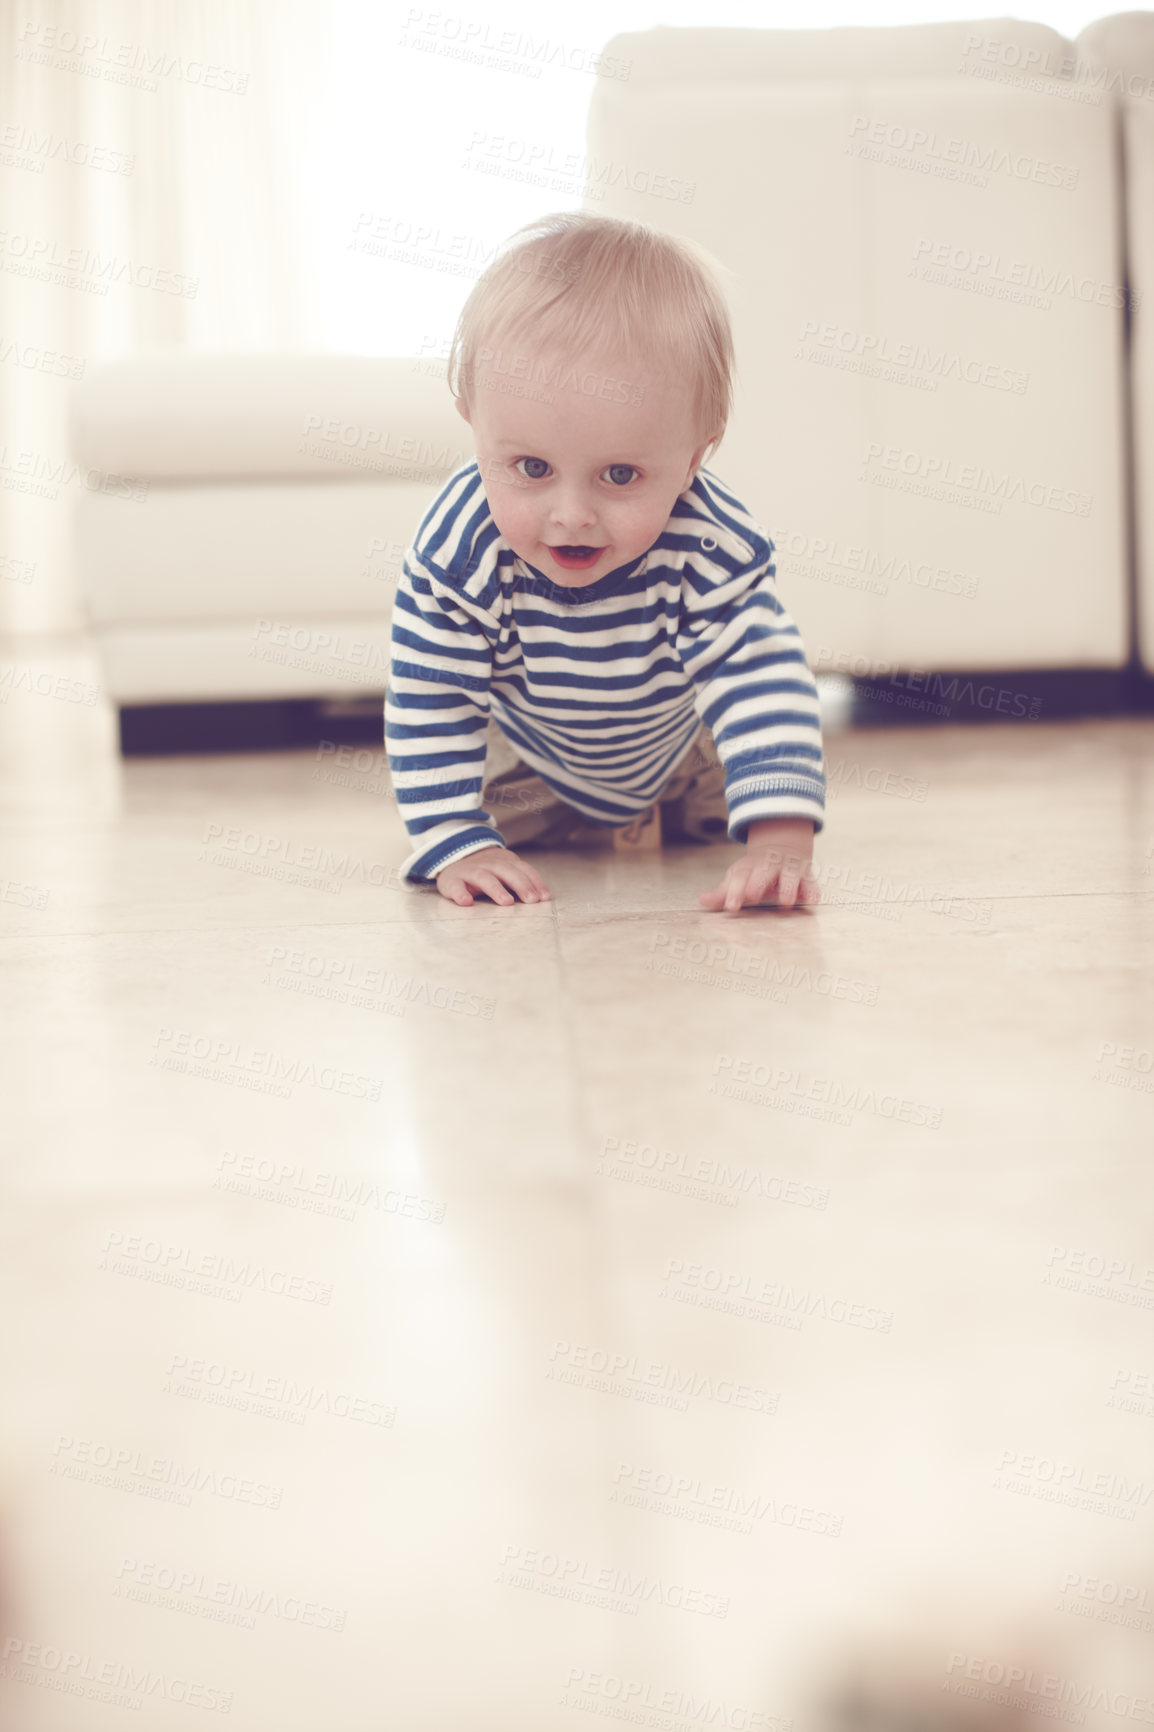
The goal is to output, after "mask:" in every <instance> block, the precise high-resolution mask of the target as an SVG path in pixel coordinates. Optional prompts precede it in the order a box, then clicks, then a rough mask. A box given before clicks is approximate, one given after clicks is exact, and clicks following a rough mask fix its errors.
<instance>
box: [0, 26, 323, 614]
mask: <svg viewBox="0 0 1154 1732" xmlns="http://www.w3.org/2000/svg"><path fill="white" fill-rule="evenodd" d="M331 5H332V0H52V4H50V5H48V4H41V3H38V0H23V3H22V4H19V5H18V4H15V3H14V0H10V3H9V4H7V5H4V6H3V7H0V33H2V34H0V633H3V634H5V635H17V634H24V633H34V632H53V631H62V630H63V631H67V630H72V629H75V628H76V627H77V626H79V625H80V624H82V611H81V607H80V604H79V598H78V597H77V595H76V593H75V590H74V586H73V583H72V579H71V549H70V542H71V537H70V526H71V518H72V506H73V503H74V500H75V499H76V497H77V496H78V492H79V490H81V489H82V488H83V487H84V486H85V485H86V480H85V477H84V476H83V475H82V474H79V475H78V474H74V473H72V472H71V469H70V459H69V452H68V429H67V410H68V396H69V391H70V381H71V379H72V378H74V377H77V376H79V375H81V374H82V373H83V372H84V370H85V369H87V368H88V367H90V366H92V365H94V364H95V363H96V362H98V361H104V360H109V359H114V358H117V357H120V356H123V355H126V354H129V353H140V352H142V351H144V352H147V351H156V350H164V349H169V350H170V349H173V348H179V349H182V350H185V351H188V350H193V351H197V350H199V351H203V352H208V351H212V352H215V353H221V352H224V351H234V350H237V351H241V350H243V351H247V352H252V351H254V350H266V351H267V350H292V349H299V348H309V347H315V346H318V343H319V341H320V334H321V331H322V318H321V309H320V292H319V287H318V281H317V274H316V270H315V265H314V256H315V255H314V248H313V247H312V246H311V245H310V235H311V234H312V232H313V231H314V228H315V196H314V194H315V189H316V188H317V186H318V184H319V183H318V180H317V175H316V172H315V171H316V165H317V163H318V162H319V161H320V160H321V159H322V157H323V144H324V137H323V135H324V130H325V125H326V116H327V114H328V113H329V109H330V91H329V76H330V66H331V42H332V34H333V32H332V11H331Z"/></svg>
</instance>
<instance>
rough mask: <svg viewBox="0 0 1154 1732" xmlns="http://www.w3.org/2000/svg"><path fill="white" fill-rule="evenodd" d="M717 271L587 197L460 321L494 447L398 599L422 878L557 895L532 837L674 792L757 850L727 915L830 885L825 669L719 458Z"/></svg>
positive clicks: (394, 725) (732, 887) (397, 741)
mask: <svg viewBox="0 0 1154 1732" xmlns="http://www.w3.org/2000/svg"><path fill="white" fill-rule="evenodd" d="M521 237H525V238H524V239H522V238H521ZM709 264H710V261H709V256H708V255H707V254H705V253H704V252H702V251H701V250H700V249H697V248H695V247H694V246H692V245H690V244H689V243H686V242H684V241H680V240H676V239H674V238H672V237H670V236H668V235H665V234H663V233H661V232H659V231H658V230H655V229H652V228H650V227H648V226H647V225H644V224H641V223H633V222H625V221H618V220H614V219H611V218H607V217H599V216H589V215H585V214H577V213H571V212H562V213H559V214H555V215H552V216H547V217H544V218H541V219H539V220H538V221H537V222H535V223H531V224H529V225H527V227H526V228H523V229H519V230H518V231H517V233H516V234H515V235H514V236H513V237H512V239H511V241H510V242H508V243H507V244H506V247H505V249H504V250H503V251H502V252H501V253H500V254H499V256H498V257H497V259H496V260H495V261H494V262H493V264H491V265H490V266H489V268H488V269H487V270H486V271H485V273H484V275H483V276H482V277H481V278H480V279H479V280H478V282H477V284H476V285H475V287H474V288H473V291H472V293H471V294H470V295H469V298H468V300H467V301H466V303H465V306H464V307H463V309H462V311H461V314H460V318H459V320H458V324H457V328H456V331H455V333H454V336H453V342H452V345H451V348H450V354H449V364H448V382H449V387H450V390H451V391H452V392H453V395H454V397H455V399H456V403H457V408H458V410H459V411H460V413H461V414H462V415H463V416H464V418H465V420H466V421H467V422H468V423H469V425H470V426H471V428H472V430H473V436H474V442H475V447H476V452H477V457H476V460H475V461H473V462H470V463H468V464H465V465H464V466H463V467H461V468H458V469H457V470H456V471H455V472H454V473H453V474H452V475H451V476H450V477H449V479H448V481H447V482H446V483H445V485H444V487H443V488H442V489H441V491H440V492H439V493H438V495H437V497H436V499H434V501H433V503H432V504H431V505H430V507H429V509H428V511H427V512H426V513H425V515H424V517H423V518H422V520H421V523H420V526H419V528H418V531H417V534H416V537H415V538H414V541H413V545H412V547H410V548H409V549H408V551H407V553H406V555H405V560H404V566H403V570H402V576H401V580H400V582H399V583H398V586H397V597H396V603H395V607H394V613H393V627H392V645H391V665H390V669H389V678H388V685H387V692H386V698H385V745H386V751H387V754H388V762H389V769H390V772H391V776H392V782H393V788H394V791H395V793H396V797H397V802H398V807H399V810H400V812H401V815H402V817H403V818H404V821H405V826H406V828H407V830H408V833H409V838H410V840H411V842H412V843H413V852H412V853H411V854H410V855H409V857H408V858H407V860H406V861H405V863H404V866H403V867H402V868H401V874H402V878H403V880H404V882H406V883H407V884H410V885H413V886H420V887H431V886H433V885H435V886H436V888H437V890H438V891H439V892H440V894H441V895H442V896H444V897H447V898H448V900H449V901H451V902H456V903H459V904H460V905H461V906H466V907H467V906H471V905H472V904H473V902H474V899H475V898H476V897H478V896H481V897H484V898H487V899H488V900H490V901H491V902H497V903H512V902H515V901H516V900H518V899H520V900H521V901H522V902H538V901H547V900H548V899H549V890H548V888H547V887H546V884H545V881H544V879H543V878H542V876H541V874H540V873H539V872H538V871H537V870H536V868H535V867H534V866H533V865H532V864H531V863H530V862H529V861H528V860H526V859H523V858H522V857H521V855H520V854H518V853H516V852H514V848H515V847H524V846H527V845H528V846H541V845H545V846H563V845H564V844H565V843H566V842H570V841H572V842H575V843H577V844H580V843H582V842H586V843H587V842H589V841H590V839H592V838H597V837H603V838H605V839H606V840H611V839H612V837H613V834H614V832H617V833H619V834H620V833H621V832H622V831H623V828H624V827H625V826H628V825H630V824H631V823H633V824H634V825H636V824H638V822H639V820H640V821H641V822H642V823H644V821H645V817H646V816H647V815H650V814H651V813H652V811H653V809H654V808H656V809H657V811H658V813H659V816H658V818H657V821H656V822H657V827H658V834H659V835H660V833H661V830H662V829H664V831H665V833H666V835H667V836H668V837H669V838H670V839H675V840H679V841H681V840H687V841H700V842H709V841H725V840H727V839H728V840H730V841H732V842H735V843H737V844H738V845H739V846H740V848H741V850H742V852H741V853H740V855H739V856H738V857H737V858H736V859H735V860H733V861H731V862H730V864H729V865H728V866H727V868H726V870H725V873H724V875H723V877H722V878H721V880H720V882H719V883H718V884H716V885H715V886H714V887H713V888H712V889H710V890H705V891H702V893H701V896H700V901H701V903H702V905H703V906H704V907H706V908H709V909H714V910H718V909H723V910H725V911H727V912H733V911H735V910H737V909H740V908H742V907H745V906H753V905H756V904H758V903H762V902H773V903H775V904H776V905H778V906H781V907H786V908H792V907H793V906H794V905H795V904H797V905H799V906H801V905H804V904H807V903H816V902H817V901H818V895H819V893H818V886H817V881H816V878H815V875H814V870H813V860H812V857H813V839H814V836H815V834H816V833H817V832H818V831H819V830H820V829H821V828H822V826H823V821H824V820H823V813H824V808H825V774H824V768H823V760H822V745H821V721H820V707H819V701H818V693H817V686H816V684H815V682H814V678H813V675H812V674H811V672H810V670H809V667H808V665H807V662H806V659H805V651H804V648H803V645H802V641H801V638H800V636H799V634H798V630H797V627H796V626H795V625H794V623H793V621H792V619H791V618H790V616H789V614H788V613H787V612H786V611H785V609H784V608H783V607H782V604H781V602H780V600H779V599H778V596H777V592H776V588H775V585H774V570H775V568H774V563H773V557H772V556H773V543H772V542H771V541H770V540H769V538H768V537H767V535H766V534H765V532H764V531H763V530H762V529H761V528H760V526H759V525H758V524H757V523H756V522H755V521H754V520H753V519H752V518H751V517H750V515H749V513H748V512H747V511H746V510H745V507H744V506H743V505H742V504H741V502H740V501H739V500H738V499H736V498H735V497H734V496H733V494H732V493H730V492H729V491H728V489H727V488H726V487H725V486H724V485H723V483H722V482H721V481H720V480H719V479H718V478H717V476H716V475H714V474H713V473H712V472H711V471H710V470H709V469H707V468H705V467H703V464H702V460H703V458H704V457H705V456H706V454H707V453H711V452H712V451H713V449H714V448H715V447H716V446H717V445H718V444H719V443H720V441H721V438H722V436H723V434H724V432H725V427H726V423H727V421H728V418H729V412H730V401H731V393H732V372H733V341H732V336H731V333H730V325H729V315H728V310H727V308H726V305H725V300H724V296H723V294H722V292H721V290H720V288H719V287H718V284H717V282H716V280H715V278H714V275H713V273H712V271H711V270H710V268H709ZM490 810H492V811H497V812H499V813H500V814H501V816H500V817H499V819H498V820H497V821H495V820H494V818H493V817H492V816H490ZM662 818H663V819H664V824H662ZM650 821H651V822H652V820H650ZM510 844H511V845H512V846H511V845H510Z"/></svg>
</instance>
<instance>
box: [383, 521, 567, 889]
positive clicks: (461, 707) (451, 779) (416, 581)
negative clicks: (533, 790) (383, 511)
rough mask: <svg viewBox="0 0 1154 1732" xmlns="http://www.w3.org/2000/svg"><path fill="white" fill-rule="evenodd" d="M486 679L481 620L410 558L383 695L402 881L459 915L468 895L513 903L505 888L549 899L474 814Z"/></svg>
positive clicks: (488, 662)
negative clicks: (431, 892) (404, 834)
mask: <svg viewBox="0 0 1154 1732" xmlns="http://www.w3.org/2000/svg"><path fill="white" fill-rule="evenodd" d="M485 617H487V616H485ZM491 678H492V649H491V645H490V641H489V638H488V636H487V635H486V632H485V629H484V625H483V623H482V619H481V618H478V617H477V616H476V615H475V614H474V613H473V612H472V611H471V610H470V609H469V608H468V607H466V606H464V605H462V600H461V598H460V597H459V596H458V595H456V594H455V593H454V592H453V589H452V587H451V585H450V584H449V583H448V581H447V579H446V577H445V574H444V573H438V572H437V571H436V569H435V568H434V567H432V566H430V565H428V564H427V563H426V562H425V561H422V560H421V558H420V557H419V555H418V554H417V553H416V551H415V549H410V550H409V552H408V554H406V557H405V561H404V565H403V567H402V573H401V580H400V582H399V584H398V585H397V598H396V602H395V604H394V609H393V628H392V655H391V662H390V667H389V679H388V686H387V689H386V693H385V749H386V753H387V755H388V760H389V769H390V772H391V774H392V782H393V788H394V791H395V793H396V797H397V804H398V807H399V809H400V813H401V817H402V818H403V820H404V823H405V828H406V829H407V830H408V832H409V836H410V838H411V840H412V842H413V844H414V852H413V853H412V854H411V855H410V856H409V858H408V859H407V860H406V862H405V864H404V867H403V868H402V878H403V879H404V881H405V882H407V883H410V884H413V885H419V886H422V887H426V886H427V887H432V886H433V885H434V884H435V885H436V888H437V889H438V890H439V891H440V893H441V894H442V895H443V896H447V897H448V898H449V899H450V900H451V901H454V902H459V903H461V904H462V905H463V906H468V905H470V904H471V903H472V901H473V895H472V893H471V891H472V890H477V891H479V892H480V893H482V894H484V895H486V896H491V897H492V898H493V900H494V901H501V902H508V901H512V900H513V898H512V897H511V896H509V895H508V894H507V892H506V890H505V888H504V886H505V885H510V886H511V887H512V888H513V889H514V890H516V891H517V892H518V894H520V895H522V899H523V900H526V901H527V900H535V899H537V896H540V895H541V894H542V893H543V896H544V897H547V896H548V891H547V890H546V889H545V885H544V883H543V882H542V880H541V878H540V876H539V874H537V873H536V872H535V871H533V869H532V868H531V867H529V866H527V865H526V863H525V862H524V861H522V860H520V859H519V858H518V856H517V855H515V854H512V853H511V852H510V851H509V850H508V849H507V848H505V846H504V843H503V840H502V837H501V833H500V831H499V830H498V829H497V827H496V825H495V824H494V823H493V822H492V820H491V819H490V818H489V816H488V814H487V813H485V812H483V811H482V810H481V804H480V799H481V787H482V782H483V778H484V770H485V739H486V732H487V727H488V720H489V685H490V681H491ZM529 891H534V892H536V893H537V896H534V897H530V896H529V894H528V892H529Z"/></svg>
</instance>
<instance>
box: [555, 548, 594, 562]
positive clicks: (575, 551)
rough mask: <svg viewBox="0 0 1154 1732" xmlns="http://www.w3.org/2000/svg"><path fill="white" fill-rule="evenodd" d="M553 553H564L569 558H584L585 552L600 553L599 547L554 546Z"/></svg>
mask: <svg viewBox="0 0 1154 1732" xmlns="http://www.w3.org/2000/svg"><path fill="white" fill-rule="evenodd" d="M553 551H554V553H564V554H566V555H567V556H568V557H569V558H570V559H584V558H585V556H586V554H589V553H600V552H601V549H600V548H599V547H555V548H554V549H553Z"/></svg>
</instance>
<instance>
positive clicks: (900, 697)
mask: <svg viewBox="0 0 1154 1732" xmlns="http://www.w3.org/2000/svg"><path fill="white" fill-rule="evenodd" d="M853 687H854V699H853V726H854V727H855V728H878V727H923V728H924V727H928V726H930V725H931V724H933V723H935V722H936V723H943V722H945V723H958V722H1039V721H1046V722H1057V721H1071V720H1074V719H1077V718H1082V719H1085V720H1089V719H1090V718H1091V717H1094V716H1148V715H1152V714H1154V675H1151V674H1149V673H1147V672H1146V671H1145V670H1144V669H1143V668H1141V667H1135V666H1133V665H1131V666H1129V667H1125V668H1022V669H1018V670H1015V669H1012V668H1011V669H1000V670H999V671H998V672H997V673H948V674H942V673H927V672H925V670H924V669H918V670H910V671H907V672H899V673H893V674H889V675H887V676H886V677H885V678H884V679H872V680H863V679H855V680H854V682H853Z"/></svg>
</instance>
